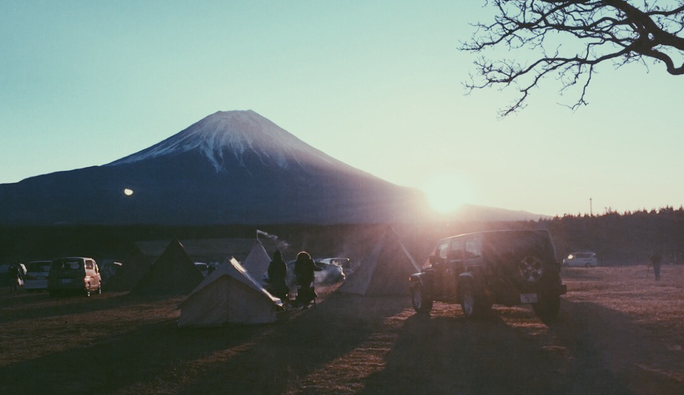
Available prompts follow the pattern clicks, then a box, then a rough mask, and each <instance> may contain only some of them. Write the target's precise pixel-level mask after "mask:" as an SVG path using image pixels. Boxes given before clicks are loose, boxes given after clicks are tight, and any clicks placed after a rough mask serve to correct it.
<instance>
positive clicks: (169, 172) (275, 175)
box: [0, 111, 422, 225]
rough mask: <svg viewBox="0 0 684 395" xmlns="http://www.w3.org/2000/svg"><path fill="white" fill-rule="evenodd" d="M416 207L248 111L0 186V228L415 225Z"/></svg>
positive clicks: (413, 195)
mask: <svg viewBox="0 0 684 395" xmlns="http://www.w3.org/2000/svg"><path fill="white" fill-rule="evenodd" d="M125 189H130V190H132V191H133V194H132V195H131V196H126V195H125V194H124V193H123V191H124V190H125ZM421 202H422V198H421V197H420V196H419V194H417V192H416V191H415V190H412V189H409V188H404V187H399V186H396V185H394V184H391V183H389V182H386V181H384V180H382V179H379V178H377V177H375V176H372V175H370V174H368V173H365V172H363V171H361V170H358V169H355V168H353V167H351V166H348V165H346V164H344V163H342V162H340V161H338V160H336V159H334V158H332V157H330V156H328V155H326V154H325V153H323V152H321V151H319V150H317V149H315V148H313V147H311V146H309V145H308V144H306V143H304V142H302V141H301V140H299V139H298V138H296V137H295V136H293V135H292V134H290V133H288V132H287V131H285V130H283V129H282V128H280V127H278V126H277V125H276V124H274V123H273V122H271V121H269V120H268V119H266V118H264V117H262V116H261V115H259V114H257V113H255V112H253V111H230V112H217V113H215V114H212V115H210V116H208V117H206V118H204V119H202V120H200V121H199V122H197V123H195V124H193V125H191V126H190V127H188V128H187V129H185V130H183V131H181V132H179V133H177V134H176V135H173V136H171V137H169V138H168V139H166V140H164V141H162V142H160V143H158V144H156V145H153V146H151V147H149V148H147V149H144V150H142V151H140V152H137V153H135V154H132V155H130V156H127V157H124V158H122V159H119V160H117V161H114V162H112V163H109V164H106V165H103V166H94V167H88V168H83V169H77V170H72V171H65V172H58V173H52V174H47V175H41V176H37V177H32V178H28V179H25V180H22V181H20V182H18V183H15V184H3V185H0V207H1V208H2V209H1V211H0V223H2V224H7V225H53V224H187V225H203V224H282V223H310V224H335V223H375V222H394V221H407V220H415V219H416V218H417V216H418V215H419V214H418V211H417V210H418V207H420V206H421Z"/></svg>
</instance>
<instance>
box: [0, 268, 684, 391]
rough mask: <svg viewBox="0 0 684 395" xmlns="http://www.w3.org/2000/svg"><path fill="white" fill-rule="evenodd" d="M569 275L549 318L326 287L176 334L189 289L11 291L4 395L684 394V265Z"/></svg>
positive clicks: (4, 312) (6, 301) (3, 337)
mask: <svg viewBox="0 0 684 395" xmlns="http://www.w3.org/2000/svg"><path fill="white" fill-rule="evenodd" d="M563 270H564V271H563V276H564V279H565V281H566V283H567V284H568V288H569V292H568V294H567V295H566V297H565V299H564V303H563V307H562V312H561V317H560V321H559V323H558V324H557V325H555V326H553V327H551V328H548V327H546V326H544V325H542V324H541V322H540V321H539V320H538V319H537V318H536V317H534V314H533V313H532V311H531V309H530V308H529V307H513V308H504V307H497V308H496V309H495V310H494V311H493V313H492V314H491V315H489V316H488V317H486V318H484V319H481V320H476V321H467V320H465V319H464V318H463V315H462V314H461V311H460V308H459V307H457V306H453V305H446V304H441V303H436V304H435V308H434V310H433V312H432V314H431V315H430V316H429V317H427V316H420V315H416V314H414V313H413V311H412V309H411V308H410V303H409V300H408V298H407V297H386V298H362V297H356V296H349V295H343V294H338V293H334V292H332V291H334V289H329V290H325V291H324V292H321V293H322V298H321V301H320V303H319V304H318V305H317V306H316V307H314V308H312V309H311V310H307V311H298V310H297V311H289V312H285V313H281V315H280V317H279V322H278V323H276V324H273V325H262V326H227V327H224V328H215V329H207V330H178V329H177V328H176V326H175V320H176V319H177V317H178V314H179V312H178V310H177V309H176V306H177V305H178V303H179V301H180V300H182V298H169V299H135V298H130V297H128V296H127V295H125V294H105V295H100V296H95V297H92V298H90V299H87V298H84V297H67V298H57V299H52V298H49V297H48V296H47V295H46V294H27V293H20V294H18V295H13V296H11V295H9V294H8V293H7V292H5V291H6V290H5V289H0V292H3V293H2V294H1V295H0V393H3V394H5V393H36V394H42V393H70V394H78V393H107V394H179V393H180V394H211V393H228V392H230V393H233V394H401V393H420V394H503V393H506V394H681V393H684V352H683V351H682V346H683V345H684V292H683V291H684V290H683V289H682V288H683V287H684V267H680V266H666V267H664V268H663V279H662V280H661V281H660V282H655V281H654V280H653V277H652V274H651V273H647V272H646V268H645V267H626V268H591V269H585V268H572V269H563Z"/></svg>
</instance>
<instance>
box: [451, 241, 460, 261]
mask: <svg viewBox="0 0 684 395" xmlns="http://www.w3.org/2000/svg"><path fill="white" fill-rule="evenodd" d="M449 259H455V260H461V259H463V240H460V239H459V240H452V241H451V248H450V251H449Z"/></svg>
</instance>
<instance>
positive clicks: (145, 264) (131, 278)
mask: <svg viewBox="0 0 684 395" xmlns="http://www.w3.org/2000/svg"><path fill="white" fill-rule="evenodd" d="M150 266H152V263H151V262H150V260H149V259H147V257H146V256H145V255H144V254H143V253H142V251H140V248H138V247H137V246H135V245H134V246H133V248H132V250H131V252H130V254H129V256H128V258H126V259H124V260H123V262H122V266H121V267H120V268H119V269H118V270H117V271H116V273H115V274H114V275H113V276H112V277H111V278H109V279H108V280H107V282H105V283H104V284H103V286H102V289H103V290H104V291H107V292H123V291H130V290H132V289H133V287H135V284H137V283H138V281H140V280H141V279H142V278H143V277H144V276H145V274H146V273H147V272H148V271H149V270H150Z"/></svg>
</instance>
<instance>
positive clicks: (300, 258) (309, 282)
mask: <svg viewBox="0 0 684 395" xmlns="http://www.w3.org/2000/svg"><path fill="white" fill-rule="evenodd" d="M316 270H321V269H319V268H318V267H317V266H316V263H315V262H314V261H313V259H311V255H309V253H308V252H306V251H301V252H300V253H299V254H297V260H296V261H295V265H294V272H295V276H296V277H297V285H298V286H299V288H298V289H297V301H298V302H299V304H300V305H301V306H303V307H304V306H308V305H309V304H311V303H312V302H315V301H316V296H317V295H316V291H315V290H314V285H313V282H314V271H316Z"/></svg>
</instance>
